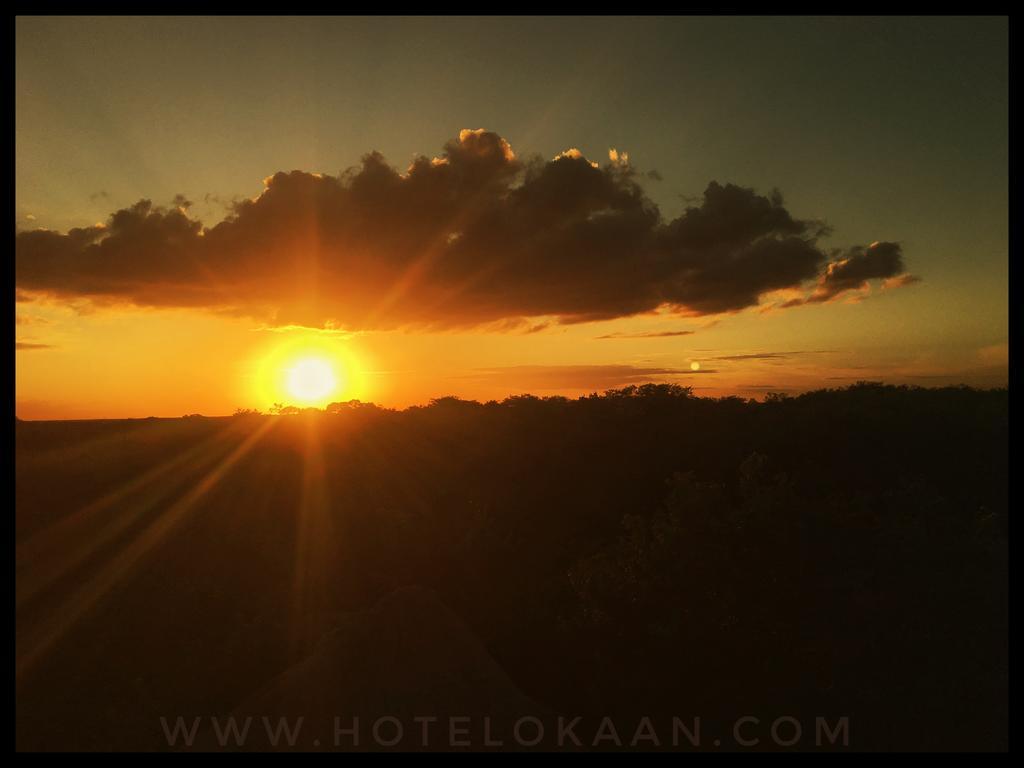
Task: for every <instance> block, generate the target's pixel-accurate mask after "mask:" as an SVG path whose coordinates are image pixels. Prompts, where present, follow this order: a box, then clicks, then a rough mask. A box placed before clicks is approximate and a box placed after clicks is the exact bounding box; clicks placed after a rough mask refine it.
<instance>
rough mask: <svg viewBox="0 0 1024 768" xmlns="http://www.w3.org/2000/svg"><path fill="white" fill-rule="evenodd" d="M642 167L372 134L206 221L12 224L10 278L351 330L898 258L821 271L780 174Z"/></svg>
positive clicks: (871, 266) (710, 290)
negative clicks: (681, 177)
mask: <svg viewBox="0 0 1024 768" xmlns="http://www.w3.org/2000/svg"><path fill="white" fill-rule="evenodd" d="M643 178H644V177H643V176H641V175H639V174H638V173H637V172H636V171H635V169H634V168H633V167H632V166H631V165H630V163H629V160H628V156H627V155H626V153H624V152H618V151H613V152H610V153H609V161H608V162H607V163H606V164H605V165H604V166H599V165H598V164H597V163H596V162H592V161H590V160H588V159H587V158H586V157H584V156H583V154H582V153H581V152H579V150H573V149H570V150H567V151H566V152H563V153H561V154H560V155H558V156H557V157H555V158H554V159H552V160H548V161H545V160H543V159H541V158H538V157H532V158H526V159H521V158H519V157H518V156H517V155H516V153H515V152H514V151H513V150H512V147H511V145H510V144H509V143H508V142H507V141H506V140H505V139H504V138H502V137H501V136H499V135H497V134H496V133H493V132H490V131H485V130H480V129H478V130H463V131H462V132H460V134H459V136H458V138H456V139H453V140H451V141H449V142H448V143H447V144H445V146H444V149H443V151H442V153H441V154H440V155H439V156H437V157H433V158H428V157H425V156H421V157H418V158H416V159H415V160H414V161H413V162H412V164H411V165H410V166H409V167H408V168H407V169H406V170H405V171H404V172H399V171H398V170H396V169H394V168H392V167H391V166H390V165H388V163H387V162H386V161H385V159H384V158H383V157H382V156H381V155H380V154H379V153H376V152H371V153H370V154H367V155H366V156H364V157H363V159H362V162H361V163H360V165H358V166H357V167H354V168H351V169H349V170H348V171H346V172H344V173H342V174H340V175H338V176H329V175H323V174H316V173H307V172H304V171H291V172H279V173H276V174H274V175H273V176H270V177H268V178H267V179H266V180H265V181H264V185H265V188H264V190H263V193H262V194H260V195H259V196H258V197H256V198H255V199H252V200H248V199H246V200H241V201H240V202H237V203H235V204H233V206H232V208H231V210H230V213H229V215H228V216H227V218H226V219H225V220H224V221H222V222H220V223H219V224H217V225H216V226H212V227H205V226H204V225H203V224H202V223H201V222H200V221H199V220H198V219H196V218H194V217H193V216H192V214H191V209H190V207H189V206H190V203H189V202H188V201H187V200H185V199H184V198H179V199H176V200H175V201H174V202H173V204H172V205H170V206H168V207H161V206H157V205H154V204H153V203H152V202H151V201H149V200H140V201H139V202H137V203H135V204H134V205H132V206H130V207H127V208H123V209H121V210H118V211H116V212H114V213H113V214H112V215H111V216H110V217H109V219H108V220H107V221H106V222H104V223H102V224H98V225H96V226H92V227H82V228H76V229H71V230H69V231H67V232H64V233H59V232H55V231H49V230H36V231H33V232H19V233H18V234H17V235H16V248H15V262H16V270H15V275H16V284H17V288H18V290H19V291H21V292H23V293H24V292H29V293H33V294H46V295H49V296H51V297H57V298H61V299H82V298H86V299H89V300H90V301H92V302H94V303H97V304H110V303H119V302H123V303H130V304H135V305H140V306H156V307H165V306H175V307H202V308H209V309H215V310H218V311H230V312H234V313H237V314H240V315H246V316H249V317H253V318H256V319H258V320H260V321H262V322H266V323H270V324H282V325H288V324H296V325H304V326H313V327H322V326H324V325H331V326H332V327H339V328H345V329H348V330H367V329H385V328H394V327H399V326H409V325H419V326H432V327H455V326H472V325H480V324H485V323H494V322H498V321H506V320H513V321H515V320H522V319H523V318H545V321H546V322H560V323H572V322H585V321H590V320H601V319H612V318H619V317H626V316H631V315H636V314H640V313H647V312H653V311H655V310H657V309H659V308H660V309H667V310H669V311H673V312H676V313H678V314H680V315H685V316H696V315H709V314H717V313H723V312H733V311H738V310H742V309H744V308H746V307H750V306H754V305H756V304H758V302H759V301H760V298H761V296H762V294H765V293H768V292H771V291H775V290H779V289H786V288H788V289H797V288H800V287H801V286H803V285H804V284H805V283H808V282H810V281H813V280H819V290H821V291H825V292H826V293H827V295H828V296H832V295H836V294H837V292H842V291H844V290H848V287H849V286H851V285H854V284H857V283H859V282H863V281H864V280H865V279H868V277H871V276H880V277H886V278H892V277H896V276H898V275H899V274H900V273H901V271H902V262H901V261H900V259H899V258H898V246H895V247H896V248H897V257H896V258H895V260H893V259H892V258H888V259H887V258H886V257H884V256H883V255H882V253H881V252H879V253H876V252H874V251H873V250H872V251H871V252H870V253H869V252H865V251H864V250H863V249H861V250H860V251H858V250H856V249H853V250H851V251H850V253H849V255H848V256H847V257H845V260H843V261H842V262H841V263H834V264H833V265H830V266H829V271H827V272H823V271H822V270H823V268H824V267H825V265H826V263H827V262H828V257H827V255H826V253H825V252H824V251H823V250H821V248H820V247H819V245H818V239H819V238H821V237H822V236H823V235H824V234H825V233H826V229H825V228H824V227H823V226H822V225H821V223H820V222H817V221H813V220H803V219H799V218H796V217H794V216H793V215H792V214H791V213H790V212H789V210H787V208H786V207H785V205H784V203H783V199H782V197H781V195H780V194H778V192H773V193H772V194H770V195H769V196H763V195H760V194H758V193H757V192H755V191H754V190H752V189H747V188H744V187H740V186H736V185H734V184H720V183H718V182H715V181H712V182H711V183H710V184H708V186H707V188H706V189H705V191H704V194H703V196H702V197H701V198H699V199H698V200H697V201H695V204H693V205H690V206H689V207H688V208H687V209H686V210H685V211H684V212H683V213H682V215H680V216H679V217H678V218H676V219H674V220H672V221H666V220H664V219H663V217H662V215H661V212H660V211H659V209H658V207H657V206H656V205H655V204H654V203H653V202H652V201H651V200H650V199H649V198H648V197H647V195H646V193H645V192H644V190H643V187H642V186H641V183H640V181H641V179H643ZM881 245H883V246H885V248H889V247H890V246H892V244H881ZM883 250H884V249H883ZM822 295H826V294H822ZM816 300H817V299H816ZM530 322H531V325H532V324H534V323H533V321H530Z"/></svg>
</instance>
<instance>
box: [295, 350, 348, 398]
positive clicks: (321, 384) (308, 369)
mask: <svg viewBox="0 0 1024 768" xmlns="http://www.w3.org/2000/svg"><path fill="white" fill-rule="evenodd" d="M285 387H286V388H287V390H288V394H290V395H291V396H292V397H294V398H295V399H296V400H297V401H298V402H300V403H303V404H305V403H317V402H320V401H321V400H323V399H324V398H327V397H330V396H331V395H332V394H334V392H336V391H337V390H338V377H337V375H336V374H335V373H334V368H333V366H332V365H331V364H330V362H329V361H327V360H324V359H323V358H320V357H306V358H303V359H302V360H299V361H298V362H296V363H295V364H293V365H292V366H291V367H290V368H288V372H287V373H286V378H285Z"/></svg>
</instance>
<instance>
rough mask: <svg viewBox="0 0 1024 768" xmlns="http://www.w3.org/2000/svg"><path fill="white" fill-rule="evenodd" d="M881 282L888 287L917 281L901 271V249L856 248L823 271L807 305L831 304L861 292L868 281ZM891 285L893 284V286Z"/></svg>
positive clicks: (891, 245)
mask: <svg viewBox="0 0 1024 768" xmlns="http://www.w3.org/2000/svg"><path fill="white" fill-rule="evenodd" d="M875 279H879V280H884V281H885V282H886V283H888V285H889V287H897V284H899V285H906V284H907V283H909V282H915V281H917V280H918V279H919V278H917V277H915V276H912V275H906V274H904V271H903V249H902V248H901V247H900V244H899V243H880V242H875V243H872V244H871V245H869V246H867V247H864V246H856V247H854V248H850V249H849V250H847V251H846V253H844V254H842V256H841V257H840V258H838V259H835V260H834V261H831V262H830V263H829V264H828V266H827V267H826V268H825V272H824V273H823V274H822V276H821V278H820V279H819V280H818V285H817V287H816V289H815V291H814V293H813V294H812V295H811V296H810V297H809V298H808V299H807V300H808V301H810V302H822V301H831V300H832V299H834V298H836V297H837V296H839V295H841V294H843V293H846V292H847V291H856V290H864V289H866V288H867V287H868V281H869V280H875ZM894 281H895V282H894Z"/></svg>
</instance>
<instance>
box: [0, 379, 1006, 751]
mask: <svg viewBox="0 0 1024 768" xmlns="http://www.w3.org/2000/svg"><path fill="white" fill-rule="evenodd" d="M1007 409H1008V392H1007V391H1006V390H990V391H978V390H972V389H969V388H966V387H957V388H944V389H922V388H912V387H894V386H884V385H880V384H876V383H870V382H861V383H858V384H856V385H854V386H851V387H848V388H845V389H841V390H834V389H833V390H820V391H815V392H809V393H807V394H803V395H800V396H795V397H783V396H777V397H769V398H766V400H765V401H764V402H754V401H745V400H742V399H740V398H724V399H718V400H711V399H706V398H699V397H694V396H693V393H692V391H691V390H690V389H689V388H686V387H678V386H672V385H654V384H650V385H643V386H636V387H627V388H625V389H621V390H614V391H610V392H607V393H604V394H601V395H596V394H595V395H591V396H587V397H582V398H579V399H577V400H569V399H566V398H559V397H553V398H539V397H533V396H516V397H511V398H508V399H506V400H504V401H502V402H494V401H492V402H488V403H477V402H472V401H464V400H459V399H457V398H453V397H446V398H439V399H436V400H434V401H432V402H431V403H430V404H429V405H427V406H424V407H413V408H408V409H406V410H404V411H395V410H390V409H385V408H380V407H377V406H374V405H372V404H364V403H359V402H358V401H352V402H349V403H333V404H331V405H330V406H328V407H327V409H326V410H325V412H316V413H311V414H310V417H309V418H308V419H307V418H301V419H292V418H289V419H274V418H273V417H271V416H259V415H252V414H249V416H250V418H246V419H189V418H186V419H180V420H155V421H148V422H143V421H96V422H74V423H72V422H66V423H61V422H25V421H19V422H18V423H17V425H16V431H15V437H16V451H17V463H16V473H17V477H16V480H17V482H16V536H17V543H18V546H19V548H24V547H28V546H29V543H31V542H38V541H40V540H42V541H45V540H46V539H47V536H48V535H49V534H48V532H49V531H51V530H53V529H54V528H55V526H57V525H58V523H59V522H60V521H61V520H63V519H64V518H65V517H68V516H72V515H74V514H75V513H76V511H77V510H80V509H82V508H83V507H85V506H87V505H88V504H90V503H92V502H95V501H96V500H100V499H103V498H105V497H107V496H108V494H111V493H112V492H113V491H116V490H117V489H119V488H124V487H126V486H128V485H129V484H130V483H131V482H132V481H133V480H134V479H136V478H139V477H140V476H144V475H145V473H146V472H147V471H150V470H151V469H152V468H153V467H157V466H160V465H161V464H163V463H165V462H168V461H170V460H173V459H174V457H179V456H183V455H186V454H187V453H188V451H190V450H194V449H196V447H197V446H206V445H210V446H214V448H211V449H210V450H217V451H220V452H221V453H218V454H217V455H218V456H219V455H222V454H223V455H226V454H228V453H230V451H231V450H232V449H233V448H234V447H237V446H238V445H240V444H242V443H243V442H244V441H245V440H246V438H247V437H249V436H251V435H253V433H254V432H255V431H256V430H258V429H260V427H261V425H263V424H264V423H265V422H267V421H268V420H272V421H274V425H273V428H271V429H269V430H268V431H267V432H266V434H265V435H264V436H263V437H261V438H260V439H259V440H257V441H255V442H253V444H252V447H251V450H249V451H248V452H247V453H245V454H244V456H243V457H242V458H241V459H240V460H239V461H237V462H236V463H233V464H232V465H231V466H230V469H229V471H226V472H225V473H224V474H223V475H222V476H221V477H220V480H219V482H218V483H216V484H215V486H214V487H213V488H212V489H211V491H210V492H209V493H207V494H206V495H204V496H203V497H202V498H201V499H200V500H199V501H198V503H197V504H196V508H195V510H194V511H193V513H191V514H190V515H189V516H188V517H187V518H184V519H183V521H182V522H181V523H180V524H178V525H177V526H176V527H175V528H174V529H173V530H172V532H171V533H170V534H169V535H168V536H166V538H165V539H164V540H162V541H161V542H160V545H159V546H158V547H157V548H155V549H154V550H153V552H152V553H151V555H150V556H149V557H148V558H146V559H145V560H144V561H143V562H142V563H141V564H140V566H139V567H138V568H137V569H136V570H134V571H133V572H132V573H131V574H130V578H127V579H125V580H123V581H122V582H120V583H118V585H117V587H116V588H115V589H111V590H109V592H108V593H106V594H105V595H104V597H103V600H101V601H100V602H99V603H98V604H97V605H96V606H95V607H94V608H93V609H92V610H90V611H89V612H88V613H87V614H86V615H85V616H83V617H82V619H81V620H80V621H78V622H76V623H75V624H74V625H73V626H72V627H71V628H70V629H69V631H68V632H67V634H66V635H65V636H63V637H62V638H61V640H60V642H59V643H58V644H57V645H56V646H55V647H54V648H53V649H52V650H51V651H50V652H49V653H48V654H47V655H46V656H45V657H44V658H43V660H42V661H40V662H39V663H38V664H37V665H35V666H34V667H33V668H32V669H31V670H30V672H28V673H27V675H26V676H25V678H24V679H23V680H19V686H18V692H17V693H18V712H17V723H16V730H17V739H18V744H19V747H29V746H40V745H45V746H46V747H47V748H58V747H60V748H71V747H77V748H82V747H85V748H89V747H90V746H92V747H95V746H96V745H107V746H110V745H117V746H123V747H134V748H141V749H151V748H160V747H161V743H160V741H159V732H158V731H154V724H155V723H156V722H157V718H158V717H159V716H160V715H161V714H167V713H177V712H182V713H187V712H205V713H208V712H228V711H231V709H232V708H233V707H235V706H236V705H238V704H239V702H242V701H244V700H247V699H249V698H250V697H251V696H253V695H254V694H255V693H257V692H258V691H259V690H261V687H262V686H263V685H265V684H266V682H267V681H268V680H271V679H273V678H274V677H275V676H276V675H278V674H281V673H282V672H284V671H285V670H287V669H289V668H290V667H291V666H292V665H294V664H296V663H298V662H299V661H301V659H303V658H305V657H306V656H308V655H309V654H312V653H314V652H315V649H316V648H317V647H319V646H318V643H319V642H320V639H321V638H322V637H324V636H325V635H326V634H328V633H329V632H330V631H331V630H332V628H334V627H335V626H337V622H338V621H339V619H338V618H337V617H339V616H342V615H348V612H352V611H361V610H367V609H368V608H369V607H370V606H372V605H374V604H375V603H376V601H378V600H379V599H380V598H381V597H383V596H386V595H388V594H390V593H392V592H393V591H394V590H395V589H398V588H402V587H406V586H410V585H417V586H421V587H423V588H428V589H430V590H432V591H433V592H434V593H436V594H437V595H438V596H439V599H441V600H442V601H443V603H444V604H445V605H446V606H448V607H449V608H450V609H451V610H452V611H454V613H455V614H457V615H458V616H459V617H460V620H461V621H464V622H465V624H466V625H467V626H468V627H469V628H470V629H471V630H472V632H474V633H475V635H476V636H477V637H478V638H479V639H480V641H481V642H482V643H483V645H484V647H486V648H487V650H488V652H489V653H490V654H492V655H493V657H494V659H495V660H496V661H497V662H498V663H499V664H500V665H501V667H502V668H503V669H504V670H505V672H506V673H507V674H508V676H509V678H511V680H513V681H514V682H515V684H516V685H517V686H518V687H519V688H520V689H521V690H522V691H523V692H524V693H525V694H526V695H527V696H529V697H530V698H531V699H532V700H534V701H537V702H541V703H542V704H543V705H544V706H546V707H550V708H551V709H552V710H554V711H559V712H566V713H571V714H586V713H592V714H594V713H596V714H599V715H605V714H608V715H621V716H628V717H633V718H634V719H635V718H636V717H639V716H643V715H652V716H653V715H658V714H682V715H692V714H698V715H701V716H702V717H703V718H704V721H705V723H706V725H705V726H704V727H705V728H706V729H707V730H708V731H710V732H714V731H715V729H716V724H718V729H719V730H722V729H723V728H724V729H726V730H727V729H728V728H729V727H730V726H729V725H728V724H729V723H731V722H732V720H734V719H735V718H736V717H738V716H740V715H744V714H754V715H757V716H761V717H765V718H767V719H769V720H770V719H771V718H772V717H774V716H778V715H780V714H787V715H794V716H808V717H811V718H813V717H814V716H815V715H831V716H839V715H842V716H848V717H849V718H850V722H851V724H852V726H851V728H852V734H851V745H852V746H854V747H856V748H860V749H1002V748H1005V747H1006V744H1007V695H1008V672H1007V669H1008V638H1007V632H1008V630H1007V627H1008V591H1007V590H1008V587H1007V573H1008V571H1007V567H1008V566H1007V563H1008V554H1007V553H1008V550H1007V513H1008V500H1007V492H1008V451H1007V447H1008V418H1007V412H1008V411H1007ZM278 410H279V411H280V410H282V409H278ZM311 436H312V437H311ZM311 441H313V442H311ZM311 445H315V450H316V462H315V463H314V462H311V460H310V455H311V454H310V453H309V452H310V451H311V450H314V449H313V448H311V447H310V446H311ZM203 450H205V448H204V449H203ZM189 466H190V465H188V464H185V465H182V467H181V468H180V469H178V470H176V471H175V472H174V473H172V474H171V475H169V476H168V477H167V478H164V479H162V480H161V483H162V484H161V485H160V486H159V487H158V488H157V489H156V490H153V491H152V492H147V493H149V495H147V496H145V498H143V499H141V500H139V499H134V498H132V497H126V498H125V499H123V500H119V501H117V502H116V503H115V504H114V506H113V507H112V508H111V510H110V511H109V516H110V517H109V520H121V519H125V520H127V519H129V518H130V519H131V520H132V521H133V522H131V523H130V524H127V523H126V527H125V530H124V531H123V532H122V533H121V536H123V540H124V541H130V540H131V538H132V536H134V535H137V534H138V532H139V530H140V526H144V525H145V524H146V522H147V521H152V520H155V519H158V518H160V516H161V515H162V514H165V513H166V511H167V510H168V509H170V508H172V506H173V504H174V502H175V500H176V499H180V498H181V497H182V496H183V495H184V494H187V493H188V491H189V489H191V488H194V487H195V486H196V484H197V483H198V482H199V481H200V480H201V479H202V477H203V476H204V470H203V468H202V467H197V468H196V469H195V470H192V469H189ZM311 466H321V467H322V468H323V475H322V477H321V478H320V482H321V486H322V487H316V486H311V485H310V467H311ZM311 487H314V489H315V490H316V493H313V492H312V491H311V490H310V488H311ZM311 499H312V501H311ZM321 518H322V519H321ZM104 520H107V519H106V518H105V519H104ZM314 523H315V524H316V526H317V527H315V528H313V529H304V528H303V525H306V526H310V525H313V524H314ZM103 524H106V523H105V522H104V521H97V522H96V523H95V525H96V527H97V530H98V529H99V528H100V527H102V525H103ZM304 531H305V532H304ZM93 533H94V532H91V531H89V530H86V531H85V532H84V533H83V534H82V536H84V537H85V538H84V539H82V538H79V539H76V540H74V541H69V540H58V541H59V544H55V545H54V546H55V547H56V549H55V552H54V553H51V554H52V555H53V556H54V557H56V558H58V559H60V558H62V557H65V556H70V555H71V554H73V553H74V552H75V551H76V548H77V547H79V546H81V541H83V540H89V539H90V537H91V536H92V535H93ZM118 546H119V544H118V540H115V541H114V542H113V543H109V544H107V545H106V546H105V548H98V549H97V550H96V551H95V552H92V553H91V555H90V557H89V558H88V559H85V560H83V561H81V562H80V563H79V564H78V565H77V566H76V567H75V568H74V569H72V570H70V571H69V572H68V573H67V574H65V576H64V577H63V580H62V581H60V582H56V583H54V584H51V585H49V587H48V588H47V589H45V590H41V591H40V592H39V593H38V594H36V595H34V596H32V598H31V599H28V600H26V601H25V602H21V601H19V603H18V611H17V621H18V630H19V637H21V636H22V635H23V634H24V635H26V636H28V635H30V633H31V632H30V631H31V629H32V627H33V626H34V624H35V623H38V622H45V621H46V620H47V619H48V618H50V617H52V616H53V615H54V614H55V612H57V611H59V609H60V606H62V605H63V602H62V600H63V598H64V597H65V596H66V594H67V593H68V592H69V591H72V589H73V587H74V586H75V585H76V584H81V583H88V582H89V579H90V578H93V577H94V576H95V575H96V574H97V573H100V572H102V569H103V568H104V564H105V562H106V561H107V560H108V559H110V558H111V557H112V556H113V553H116V551H117V549H118ZM62 548H63V549H62ZM20 551H21V549H19V552H20ZM298 553H304V554H303V555H302V565H303V566H305V567H308V569H309V575H308V578H307V580H306V581H305V582H303V584H304V589H305V592H304V593H303V599H302V600H301V601H298V602H297V598H296V594H295V592H294V589H295V584H296V573H297V572H298V571H297V569H298V567H299V566H298V565H297V563H298V562H299V560H300V557H299V554H298ZM32 568H33V561H31V560H24V561H22V560H21V559H19V565H18V574H17V575H18V579H19V581H21V580H22V579H25V578H29V577H31V576H32V575H33V571H32ZM298 627H304V628H306V630H308V631H306V632H305V633H304V634H303V633H297V628H298ZM434 634H435V635H438V634H442V635H443V632H440V631H438V632H434ZM19 642H20V641H19ZM368 645H369V646H371V647H372V646H373V645H374V643H372V642H370V643H368ZM19 652H20V651H19ZM371 667H372V660H368V661H367V669H370V668H371ZM367 674H370V673H369V672H367ZM363 682H364V683H367V684H368V685H369V684H370V683H369V682H367V681H363ZM370 682H372V681H370ZM414 685H415V681H410V686H414ZM394 695H395V697H397V698H398V699H400V698H401V695H402V694H401V691H395V692H394ZM437 696H438V697H439V705H438V706H439V708H442V705H443V702H442V701H440V699H443V696H444V692H443V691H438V692H437ZM467 714H472V713H467ZM722 724H724V725H722Z"/></svg>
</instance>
